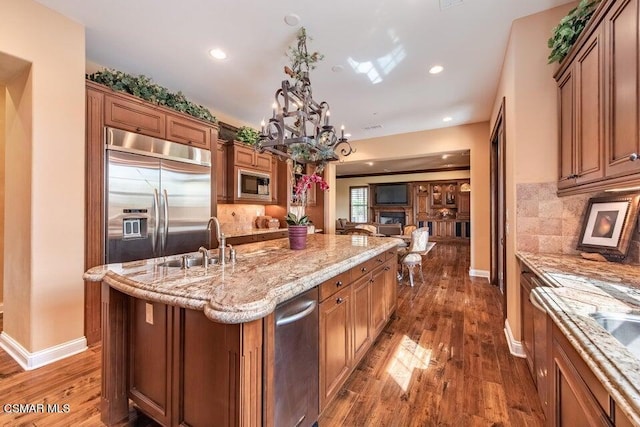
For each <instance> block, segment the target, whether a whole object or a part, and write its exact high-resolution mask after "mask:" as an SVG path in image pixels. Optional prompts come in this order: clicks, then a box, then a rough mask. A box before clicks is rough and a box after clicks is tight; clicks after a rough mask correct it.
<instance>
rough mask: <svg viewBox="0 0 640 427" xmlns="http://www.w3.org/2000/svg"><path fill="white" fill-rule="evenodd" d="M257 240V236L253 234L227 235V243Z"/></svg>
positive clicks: (243, 242)
mask: <svg viewBox="0 0 640 427" xmlns="http://www.w3.org/2000/svg"><path fill="white" fill-rule="evenodd" d="M257 241H258V237H257V236H256V235H255V234H254V235H251V236H235V237H227V244H228V245H242V244H245V243H253V242H257Z"/></svg>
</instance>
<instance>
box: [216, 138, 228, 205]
mask: <svg viewBox="0 0 640 427" xmlns="http://www.w3.org/2000/svg"><path fill="white" fill-rule="evenodd" d="M215 168H216V174H215V176H216V192H217V193H218V196H217V200H218V202H221V203H225V202H227V199H228V196H227V194H228V193H227V191H228V189H227V186H228V178H227V146H226V145H225V142H224V141H220V140H218V142H217V144H216V164H215Z"/></svg>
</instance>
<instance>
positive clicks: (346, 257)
mask: <svg viewBox="0 0 640 427" xmlns="http://www.w3.org/2000/svg"><path fill="white" fill-rule="evenodd" d="M400 242H401V241H400V240H398V239H391V238H381V237H380V238H379V237H369V236H338V235H309V236H308V243H307V248H306V249H305V250H301V251H292V250H290V249H289V248H288V244H289V243H288V240H287V239H277V240H272V241H267V242H261V243H252V244H247V245H243V246H240V247H238V248H237V251H238V254H237V261H236V262H235V263H233V264H230V263H227V264H226V265H224V266H221V265H212V266H209V267H208V268H206V269H205V268H204V267H202V266H199V267H191V268H189V269H180V268H179V267H167V266H166V265H167V264H166V262H167V261H172V260H175V259H180V257H179V256H173V257H166V258H159V259H151V260H145V261H138V262H130V263H125V264H113V265H107V266H100V267H95V268H92V269H90V270H89V271H87V272H86V273H85V276H84V278H85V280H91V281H102V319H103V328H102V330H103V340H102V343H103V344H102V345H103V366H102V400H101V413H102V420H103V422H104V423H105V424H107V425H112V424H115V423H117V422H119V421H121V420H123V419H124V418H126V417H127V415H128V407H129V399H132V400H133V401H134V403H135V404H136V405H137V406H138V407H139V408H140V409H141V410H142V411H143V412H145V413H146V414H147V415H149V416H151V417H152V418H154V419H155V420H156V421H158V422H159V423H160V424H162V425H180V424H188V425H192V426H197V425H256V426H257V425H273V419H274V415H273V412H274V402H275V396H274V393H273V364H274V354H275V351H276V350H277V349H274V329H275V322H274V310H275V309H276V306H277V305H278V304H280V303H282V302H285V301H288V300H290V299H292V298H294V297H296V296H297V295H299V294H301V293H303V292H305V291H307V290H309V289H312V288H314V287H316V286H318V287H319V290H320V292H319V293H320V298H321V299H322V298H328V296H330V295H333V293H336V292H337V293H336V294H335V295H338V294H339V295H340V296H339V297H337V298H335V301H333V300H330V299H327V300H326V302H327V303H329V302H330V303H332V304H334V305H338V306H340V308H342V307H348V310H347V311H346V312H345V313H347V315H346V317H344V320H345V322H347V321H348V324H346V323H345V324H344V325H342V326H343V330H344V331H345V334H344V336H343V342H344V343H345V346H344V347H345V350H348V353H349V355H350V356H349V355H347V357H346V358H345V360H344V362H345V367H344V369H341V370H339V374H340V375H339V376H340V378H339V380H336V381H333V378H332V377H331V375H332V373H333V372H334V370H335V369H334V368H335V364H336V360H335V357H333V356H331V357H330V360H328V361H327V360H324V361H323V353H322V352H323V347H322V346H323V344H322V342H323V338H325V341H324V343H325V344H324V345H326V343H327V342H329V343H330V344H331V343H333V342H334V341H332V340H331V339H328V340H327V339H326V338H327V337H325V336H324V335H323V334H324V333H325V332H326V333H333V332H332V330H331V329H327V328H324V329H323V327H322V322H323V319H326V316H325V317H324V318H323V314H322V304H324V303H322V304H320V307H321V308H320V310H321V314H320V322H321V325H320V341H321V346H320V350H319V351H320V353H321V354H320V376H321V378H320V387H321V388H322V387H323V386H324V387H325V388H326V390H325V391H326V393H325V392H324V391H323V390H321V391H320V395H321V402H326V401H328V399H330V398H332V397H333V395H334V394H335V392H336V391H337V390H336V386H337V385H339V384H341V381H342V380H344V379H346V376H348V373H350V371H351V370H352V369H353V368H354V367H355V365H356V364H357V361H358V360H360V358H361V356H362V354H363V353H362V350H366V349H368V346H370V344H371V343H372V342H373V340H374V339H375V337H376V336H377V334H378V333H379V332H380V331H381V328H380V327H379V325H380V324H381V323H382V326H384V324H385V323H386V321H388V319H389V318H390V315H391V312H392V311H393V309H395V287H396V286H397V283H396V282H395V268H394V267H395V266H396V262H397V259H396V248H397V245H398V244H400ZM214 252H216V251H211V253H210V254H211V255H212V256H214V255H215V253H214ZM192 255H193V256H194V257H198V256H201V255H200V254H197V253H196V254H192ZM377 272H380V274H378V273H377ZM392 279H393V280H392ZM352 281H353V282H354V286H353V287H352V286H351V282H352ZM362 285H364V286H362ZM352 288H353V290H354V292H353V293H351V289H352ZM356 289H357V291H356ZM363 290H364V291H365V292H362V291H363ZM356 292H357V293H356ZM362 295H366V296H367V298H366V299H362V298H361V296H362ZM332 298H333V297H332ZM356 301H361V302H363V301H364V304H360V306H356V305H355V302H356ZM343 303H344V304H343ZM363 310H364V311H363ZM336 312H339V311H336ZM328 313H331V312H330V311H328ZM358 319H364V322H365V325H364V326H365V327H364V328H363V327H362V326H363V325H362V324H360V325H358V324H356V323H354V322H355V321H357V320H358ZM328 324H329V325H330V326H332V327H334V326H335V324H334V323H328ZM363 330H366V334H364V335H363V332H362V331H363ZM323 331H325V332H323ZM327 331H328V332H327ZM361 341H362V345H360V346H357V345H358V343H360V342H361ZM356 346H357V348H356ZM324 350H327V349H326V348H325V349H324ZM356 350H358V351H360V353H358V356H357V357H356V356H355V353H356ZM325 359H326V358H325ZM323 363H326V364H327V365H326V368H327V369H326V370H327V372H324V371H323V368H324V367H323ZM323 372H324V374H326V375H324V376H323ZM336 372H337V371H336ZM345 373H346V374H347V375H346V376H345ZM323 379H328V380H331V381H329V382H330V384H327V382H326V381H323ZM338 388H339V387H338ZM323 396H324V399H323ZM327 396H329V397H328V398H327ZM321 409H322V408H321Z"/></svg>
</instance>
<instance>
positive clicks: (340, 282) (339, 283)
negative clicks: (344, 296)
mask: <svg viewBox="0 0 640 427" xmlns="http://www.w3.org/2000/svg"><path fill="white" fill-rule="evenodd" d="M340 286H342V280H338V282H337V283H336V288H339V287H340Z"/></svg>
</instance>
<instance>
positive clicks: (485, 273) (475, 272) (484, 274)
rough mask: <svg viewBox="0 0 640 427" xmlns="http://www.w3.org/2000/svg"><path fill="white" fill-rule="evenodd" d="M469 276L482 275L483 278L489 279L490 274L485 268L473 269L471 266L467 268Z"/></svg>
mask: <svg viewBox="0 0 640 427" xmlns="http://www.w3.org/2000/svg"><path fill="white" fill-rule="evenodd" d="M469 276H471V277H484V278H485V279H489V278H490V277H491V275H490V274H489V272H488V271H487V270H474V269H472V268H470V269H469Z"/></svg>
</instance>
